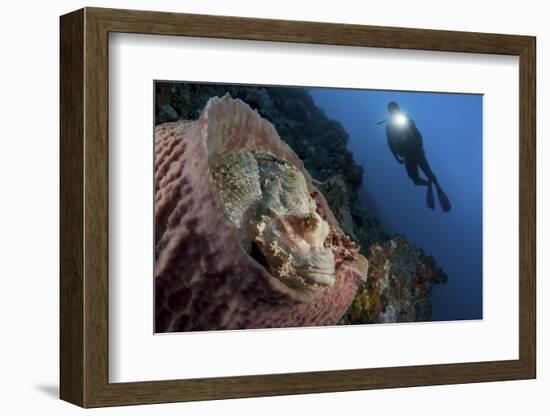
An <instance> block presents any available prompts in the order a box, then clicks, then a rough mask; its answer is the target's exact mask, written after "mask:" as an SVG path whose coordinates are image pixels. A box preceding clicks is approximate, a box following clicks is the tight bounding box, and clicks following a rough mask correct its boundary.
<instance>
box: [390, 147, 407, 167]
mask: <svg viewBox="0 0 550 416" xmlns="http://www.w3.org/2000/svg"><path fill="white" fill-rule="evenodd" d="M391 153H392V155H393V157H394V158H395V160H397V163H399V164H400V165H402V164H403V163H405V159H402V158H400V157H399V156H398V155H397V153H395V152H394V151H393V149H391Z"/></svg>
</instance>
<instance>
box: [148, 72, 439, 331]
mask: <svg viewBox="0 0 550 416" xmlns="http://www.w3.org/2000/svg"><path fill="white" fill-rule="evenodd" d="M155 87H156V97H155V98H156V99H155V124H156V125H158V124H161V123H165V122H170V121H177V120H196V119H198V118H199V116H200V112H201V110H202V109H203V108H204V106H205V105H206V103H207V101H208V100H209V99H210V98H211V97H213V96H219V97H221V96H223V95H225V94H226V93H229V94H230V95H231V96H232V97H233V98H239V99H241V100H243V101H244V102H246V103H247V104H248V105H250V106H251V107H252V108H253V109H255V110H256V111H258V113H259V114H260V115H261V116H262V117H264V118H266V119H267V120H269V121H270V122H271V123H272V124H273V125H274V126H275V128H276V130H277V132H278V134H279V136H280V137H281V138H282V139H283V140H284V141H285V142H286V143H287V144H288V145H289V146H290V147H291V148H292V149H293V150H294V152H295V153H296V154H297V155H298V157H299V158H300V159H301V160H302V161H303V162H304V166H305V168H306V170H307V171H308V172H309V174H310V175H311V177H312V178H313V182H314V184H315V186H316V187H317V188H318V189H319V190H320V191H321V192H322V193H323V196H324V197H325V199H326V200H327V202H328V204H329V206H330V208H331V210H332V212H333V213H334V215H335V217H336V219H337V220H338V222H339V224H340V227H341V228H342V230H343V231H344V232H345V233H346V234H348V235H349V236H350V237H351V238H352V239H353V240H355V241H356V242H357V243H358V244H359V246H360V247H361V251H360V252H361V254H363V255H365V256H368V258H369V261H370V262H371V264H374V265H375V266H374V267H371V268H370V270H369V274H368V278H367V282H366V283H364V284H363V285H362V286H361V287H360V288H359V291H358V296H357V298H356V301H355V302H354V304H353V305H352V307H351V309H350V310H349V311H348V313H347V314H346V315H345V316H344V317H343V318H342V320H341V323H348V324H349V323H375V322H390V321H392V319H393V321H392V322H396V321H426V320H430V309H431V308H430V300H429V295H430V288H431V285H432V284H433V283H440V282H444V281H446V277H443V276H444V274H443V272H442V271H441V269H439V268H438V267H437V266H436V265H435V262H434V261H433V259H431V257H428V256H425V255H424V254H422V253H421V252H420V251H419V250H417V249H415V248H414V247H412V246H411V245H410V244H409V243H408V242H407V241H406V240H405V238H403V237H399V238H397V240H396V239H393V240H391V237H390V236H389V235H388V234H387V233H385V232H384V230H383V228H382V226H381V224H380V221H379V220H378V218H377V217H376V216H375V215H373V214H372V213H369V212H367V211H366V210H365V208H364V206H362V205H361V204H360V203H359V196H358V191H359V189H360V187H361V184H362V180H363V173H364V172H363V168H362V167H361V166H360V165H358V164H357V163H356V162H355V161H354V159H353V155H352V154H351V152H350V151H349V150H348V149H347V143H348V134H347V133H346V131H345V130H344V128H343V127H342V125H341V124H340V123H339V122H338V121H335V120H331V119H329V118H328V117H326V115H325V114H324V112H323V111H322V110H321V109H320V108H318V107H317V106H316V105H315V103H314V101H313V98H312V97H311V95H310V94H309V93H308V90H307V88H288V87H268V88H263V87H256V86H247V85H225V84H196V83H175V82H156V85H155ZM396 241H397V242H396ZM395 245H397V248H395V247H394V246H395ZM392 247H394V248H392ZM380 253H386V254H385V255H383V256H382V255H381V254H380ZM381 256H382V257H383V259H384V260H382V259H381ZM405 259H407V261H409V262H410V264H411V265H410V267H405V268H404V267H401V266H399V267H391V264H392V262H396V265H397V264H399V265H401V264H402V262H403V261H404V260H405ZM382 263H383V264H385V265H386V266H382ZM388 263H389V266H388V265H387V264H388ZM384 267H386V268H388V267H389V268H390V269H391V270H392V274H391V279H390V281H391V282H392V285H394V286H396V285H397V286H399V287H400V288H401V292H399V293H397V291H396V290H382V289H381V288H379V289H377V290H375V291H374V292H372V291H373V290H374V289H372V288H373V287H378V286H380V285H383V284H382V283H380V284H378V283H375V282H379V281H381V277H380V273H381V270H382V269H383V268H384ZM415 276H416V277H415ZM382 280H383V279H382ZM418 281H422V285H420V284H419V283H418ZM417 283H418V284H417ZM419 285H420V286H422V289H419ZM413 286H414V287H413ZM371 292H372V293H371ZM366 294H368V295H366ZM366 298H368V301H366V300H365V299H366ZM373 305H376V306H373ZM362 308H365V310H363V309H362Z"/></svg>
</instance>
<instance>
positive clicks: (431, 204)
mask: <svg viewBox="0 0 550 416" xmlns="http://www.w3.org/2000/svg"><path fill="white" fill-rule="evenodd" d="M426 205H428V208H430V209H435V202H434V190H433V186H432V181H429V182H428V192H427V194H426Z"/></svg>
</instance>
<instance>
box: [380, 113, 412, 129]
mask: <svg viewBox="0 0 550 416" xmlns="http://www.w3.org/2000/svg"><path fill="white" fill-rule="evenodd" d="M387 122H390V123H392V124H393V125H395V126H397V127H405V126H406V125H407V116H406V115H405V114H403V113H395V114H393V115H392V116H391V118H387V119H385V120H382V121H379V122H378V123H376V124H383V123H387Z"/></svg>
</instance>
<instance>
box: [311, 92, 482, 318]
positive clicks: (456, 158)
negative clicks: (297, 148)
mask: <svg viewBox="0 0 550 416" xmlns="http://www.w3.org/2000/svg"><path fill="white" fill-rule="evenodd" d="M310 93H311V95H312V96H313V99H314V100H315V102H316V104H317V105H318V106H319V107H321V108H322V109H323V110H324V111H325V114H326V115H327V116H328V117H329V118H332V119H335V120H338V121H339V122H340V123H342V125H343V126H344V128H345V130H346V131H347V132H348V134H349V137H350V138H349V144H348V148H349V150H350V151H351V152H352V153H353V155H354V158H355V161H356V162H357V163H359V164H361V165H362V166H363V168H364V170H365V172H364V177H363V185H362V189H361V190H360V193H361V195H362V200H363V201H365V202H364V203H365V204H366V203H367V202H366V200H367V197H366V195H367V194H369V196H370V197H371V198H372V199H373V200H374V201H375V202H376V207H375V211H376V212H375V213H376V214H377V215H378V216H379V219H380V220H381V223H382V225H383V227H384V229H385V231H386V232H388V233H390V234H401V235H404V236H405V237H406V238H407V239H408V240H409V241H410V242H412V243H413V244H414V245H416V246H417V247H421V248H422V249H424V251H425V252H426V253H427V254H430V255H432V256H434V258H435V260H436V261H437V263H438V265H439V266H441V267H442V268H443V270H444V271H445V273H446V274H447V275H448V277H449V280H448V282H447V283H446V284H443V285H435V286H434V288H433V292H432V308H433V309H432V318H433V320H464V319H481V318H482V161H483V155H482V96H481V95H468V94H441V93H419V92H395V91H375V90H348V89H332V88H311V89H310ZM389 101H397V102H398V103H399V105H400V107H401V110H402V111H403V112H405V113H407V114H408V115H409V116H410V117H412V119H413V120H414V121H415V123H416V126H417V128H418V129H419V130H420V132H421V134H422V136H423V139H424V149H425V151H426V157H427V159H428V161H429V163H430V165H431V167H432V170H433V172H434V173H435V175H436V176H437V178H438V180H439V183H440V184H441V185H442V187H443V189H444V190H445V192H446V193H447V195H448V196H449V198H450V200H451V203H452V206H453V207H452V210H451V211H450V212H448V213H444V212H442V211H441V209H440V207H439V204H438V201H437V198H436V210H435V211H432V210H430V209H429V208H427V206H426V188H425V187H423V186H415V185H414V184H413V182H412V181H411V179H410V178H409V177H408V176H407V173H406V171H405V167H404V165H399V164H398V163H397V162H396V161H395V159H394V158H393V156H392V154H391V152H390V150H389V147H388V145H387V142H386V133H385V128H384V125H376V122H378V121H380V120H384V119H386V118H387V117H388V114H387V110H386V107H387V104H388V102H389ZM421 177H424V175H423V174H422V173H421ZM367 208H371V210H372V209H374V207H372V206H370V207H369V206H367Z"/></svg>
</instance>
